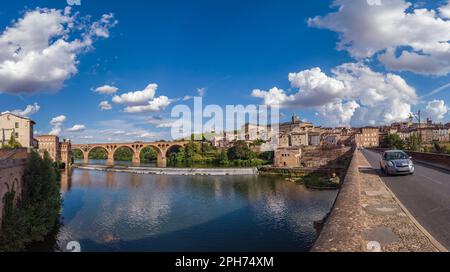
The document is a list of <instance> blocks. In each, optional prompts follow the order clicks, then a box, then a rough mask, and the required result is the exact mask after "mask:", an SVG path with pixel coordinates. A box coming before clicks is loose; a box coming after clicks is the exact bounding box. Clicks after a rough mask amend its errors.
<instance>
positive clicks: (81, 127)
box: [67, 125, 86, 132]
mask: <svg viewBox="0 0 450 272" xmlns="http://www.w3.org/2000/svg"><path fill="white" fill-rule="evenodd" d="M85 130H86V126H85V125H74V126H73V127H71V128H69V129H67V132H83V131H85Z"/></svg>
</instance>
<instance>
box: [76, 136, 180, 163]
mask: <svg viewBox="0 0 450 272" xmlns="http://www.w3.org/2000/svg"><path fill="white" fill-rule="evenodd" d="M188 143H189V142H187V141H180V142H151V143H143V142H136V143H108V144H74V145H72V151H73V150H80V151H81V152H82V153H83V159H84V163H85V164H87V163H89V153H90V152H91V151H92V150H94V149H97V148H102V149H104V150H105V151H106V153H107V155H108V160H107V164H108V165H114V154H115V153H116V151H117V150H118V149H120V148H129V149H130V150H131V151H133V160H132V162H133V165H135V166H139V165H140V163H141V151H142V150H143V149H144V148H153V149H154V150H155V151H156V153H157V154H158V161H157V165H158V167H166V166H167V153H168V151H169V150H171V149H172V148H174V147H185V146H186V145H187V144H188Z"/></svg>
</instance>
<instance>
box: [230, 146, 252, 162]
mask: <svg viewBox="0 0 450 272" xmlns="http://www.w3.org/2000/svg"><path fill="white" fill-rule="evenodd" d="M255 157H256V155H255V153H253V152H252V151H251V149H250V148H249V147H248V145H247V143H246V142H245V141H238V142H236V144H235V145H234V146H233V147H231V148H230V149H228V158H229V159H230V160H251V159H254V158H255Z"/></svg>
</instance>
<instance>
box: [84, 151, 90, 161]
mask: <svg viewBox="0 0 450 272" xmlns="http://www.w3.org/2000/svg"><path fill="white" fill-rule="evenodd" d="M83 163H84V164H89V152H84V151H83Z"/></svg>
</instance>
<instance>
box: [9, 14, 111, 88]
mask: <svg viewBox="0 0 450 272" xmlns="http://www.w3.org/2000/svg"><path fill="white" fill-rule="evenodd" d="M116 23H117V21H115V20H114V16H113V15H111V14H108V15H103V16H102V18H101V19H100V20H99V21H97V22H94V23H91V24H89V17H85V18H80V16H79V14H78V13H75V14H72V11H71V9H70V8H66V9H65V10H58V9H47V8H37V9H35V10H30V11H27V12H26V13H25V14H24V16H23V17H22V18H20V19H19V20H16V21H14V22H13V23H12V25H11V26H9V27H7V28H5V30H4V31H3V33H1V34H0V93H1V92H3V93H12V94H18V93H36V92H50V91H58V90H60V89H61V88H62V87H63V86H64V82H65V81H66V80H67V79H69V78H70V77H71V76H73V75H75V74H77V73H78V69H77V65H78V55H79V54H81V53H83V52H86V51H89V50H90V49H92V48H93V43H94V41H95V40H96V39H98V38H107V37H108V36H109V29H110V28H111V27H113V26H114V25H115V24H116Z"/></svg>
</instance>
